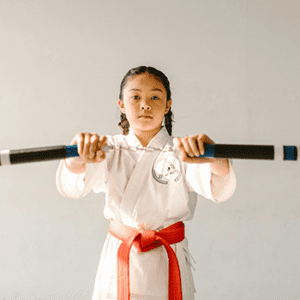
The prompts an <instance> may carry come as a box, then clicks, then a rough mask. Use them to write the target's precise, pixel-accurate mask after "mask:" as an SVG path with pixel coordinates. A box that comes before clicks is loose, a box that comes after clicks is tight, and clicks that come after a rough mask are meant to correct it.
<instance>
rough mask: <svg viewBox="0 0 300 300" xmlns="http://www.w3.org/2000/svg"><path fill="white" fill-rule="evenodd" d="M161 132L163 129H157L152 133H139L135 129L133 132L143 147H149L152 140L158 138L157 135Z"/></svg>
mask: <svg viewBox="0 0 300 300" xmlns="http://www.w3.org/2000/svg"><path fill="white" fill-rule="evenodd" d="M160 130H161V127H160V128H157V129H155V130H152V131H139V130H136V129H133V130H132V131H133V133H134V134H135V136H136V137H137V138H138V140H139V141H140V143H141V144H142V146H143V147H147V146H148V145H149V143H150V142H151V140H152V139H153V138H154V137H155V136H156V134H157V133H158V132H159V131H160Z"/></svg>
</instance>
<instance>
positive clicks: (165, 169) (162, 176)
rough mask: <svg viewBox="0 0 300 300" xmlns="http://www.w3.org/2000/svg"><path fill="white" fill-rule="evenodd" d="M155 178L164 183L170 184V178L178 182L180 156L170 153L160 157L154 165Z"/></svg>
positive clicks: (153, 174)
mask: <svg viewBox="0 0 300 300" xmlns="http://www.w3.org/2000/svg"><path fill="white" fill-rule="evenodd" d="M152 176H153V178H154V179H155V180H156V181H157V182H159V183H162V184H168V183H169V181H170V180H174V182H177V181H178V180H179V179H180V176H181V171H180V158H179V157H177V156H174V155H168V156H164V157H161V158H160V159H158V160H157V161H156V162H155V164H154V165H153V167H152Z"/></svg>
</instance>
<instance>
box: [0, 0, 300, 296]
mask: <svg viewBox="0 0 300 300" xmlns="http://www.w3.org/2000/svg"><path fill="white" fill-rule="evenodd" d="M299 20H300V4H299V1H297V0H294V1H287V0H280V1H279V0H264V1H230V0H227V1H212V0H209V1H208V0H207V1H204V0H201V1H199V0H197V1H196V0H193V1H174V0H173V1H171V0H164V1H161V0H159V1H158V0H154V1H143V0H126V1H114V0H113V1H99V0H98V1H96V0H94V1H79V0H72V1H57V0H54V1H53V0H51V1H48V0H43V1H37V0H34V1H30V0H28V1H13V0H7V1H5V0H1V1H0V43H1V46H0V89H1V90H0V128H1V134H0V149H1V150H4V149H21V148H31V147H39V146H51V145H66V144H69V143H70V141H71V139H72V138H73V136H74V135H75V134H76V133H78V132H94V131H96V132H98V134H99V135H104V134H109V135H114V134H119V133H121V131H120V130H119V128H118V127H117V123H118V122H119V108H118V106H117V100H118V94H119V85H120V82H121V80H122V78H123V76H124V75H125V73H126V72H127V71H128V70H129V69H130V68H132V67H136V66H139V65H150V66H154V67H156V68H158V69H160V70H162V71H163V72H164V73H165V74H166V75H167V76H168V77H169V79H170V82H171V88H172V98H173V112H174V117H175V121H176V123H175V124H174V127H173V135H174V136H184V135H192V134H200V133H205V134H207V135H208V136H209V137H210V138H211V139H213V140H214V142H215V143H236V144H262V145H263V144H266V145H268V144H269V145H300V137H299V112H300V105H299V100H300V98H299V97H300V87H299V86H300V85H299V79H300V69H299V59H300V22H299ZM58 164H59V162H58V161H52V162H44V163H32V164H26V165H25V164H24V165H15V166H9V167H3V168H1V169H0V187H1V188H0V243H1V250H0V254H1V255H0V300H2V299H6V300H10V299H22V300H23V299H30V300H33V299H38V300H40V299H42V300H58V299H65V300H68V299H70V300H75V299H81V300H85V299H90V298H91V296H92V291H93V285H94V280H95V276H96V270H97V267H98V262H99V258H100V253H101V249H102V246H103V243H104V239H105V237H106V234H107V231H108V221H107V220H106V219H104V217H103V208H104V194H95V193H93V192H92V193H90V194H89V195H87V196H86V197H85V198H82V199H78V200H71V199H67V198H64V197H62V196H61V195H60V194H59V193H58V191H57V188H56V185H55V174H56V170H57V167H58ZM234 170H235V172H236V176H237V190H236V192H235V194H234V196H233V197H232V198H231V199H230V200H229V201H227V202H225V203H221V204H216V203H213V202H212V201H210V200H207V199H205V198H203V197H199V201H198V206H197V210H196V213H195V217H194V219H193V220H192V221H190V222H187V223H186V226H187V237H188V239H189V241H190V250H191V253H192V255H193V257H194V258H195V260H196V262H197V264H196V272H194V279H195V282H196V289H197V294H196V299H197V300H198V299H205V300H210V299H230V300H233V299H236V300H241V299H300V287H299V275H300V262H299V251H300V250H299V239H300V234H299V232H300V224H299V213H300V201H299V200H300V199H299V195H300V189H299V183H300V176H299V171H300V168H299V163H298V162H273V161H254V160H253V161H249V160H235V161H234Z"/></svg>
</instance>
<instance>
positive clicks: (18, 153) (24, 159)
mask: <svg viewBox="0 0 300 300" xmlns="http://www.w3.org/2000/svg"><path fill="white" fill-rule="evenodd" d="M64 158H66V146H54V147H53V146H52V147H41V148H28V149H19V150H10V163H11V164H12V165H13V164H21V163H29V162H38V161H47V160H55V159H64Z"/></svg>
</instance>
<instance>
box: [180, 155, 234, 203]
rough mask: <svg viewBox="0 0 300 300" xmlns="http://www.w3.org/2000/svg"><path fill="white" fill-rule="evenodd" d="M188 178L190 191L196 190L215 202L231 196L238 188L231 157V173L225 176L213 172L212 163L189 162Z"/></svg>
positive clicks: (187, 167)
mask: <svg viewBox="0 0 300 300" xmlns="http://www.w3.org/2000/svg"><path fill="white" fill-rule="evenodd" d="M186 180H187V185H188V188H189V191H190V192H196V193H197V194H199V195H202V196H203V197H205V198H207V199H211V200H212V201H214V202H223V201H226V200H228V199H229V198H231V196H232V195H233V193H234V192H235V190H236V176H235V173H234V170H233V167H232V160H230V159H229V173H227V174H226V175H223V176H216V175H214V174H211V167H210V164H209V163H207V164H187V166H186Z"/></svg>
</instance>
